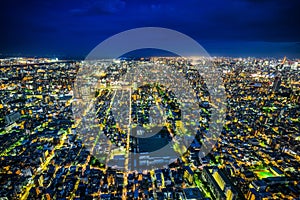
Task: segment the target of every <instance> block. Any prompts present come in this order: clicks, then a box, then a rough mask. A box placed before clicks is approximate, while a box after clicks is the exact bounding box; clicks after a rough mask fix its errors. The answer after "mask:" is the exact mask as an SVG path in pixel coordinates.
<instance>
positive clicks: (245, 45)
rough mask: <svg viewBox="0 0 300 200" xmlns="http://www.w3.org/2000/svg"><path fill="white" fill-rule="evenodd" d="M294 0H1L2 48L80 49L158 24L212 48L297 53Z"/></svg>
mask: <svg viewBox="0 0 300 200" xmlns="http://www.w3.org/2000/svg"><path fill="white" fill-rule="evenodd" d="M299 8H300V1H299V0H288V1H287V0H210V1H204V0H193V1H188V0H185V1H183V0H170V1H169V0H164V1H156V0H151V1H150V0H145V1H142V0H134V1H122V0H72V1H71V0H70V1H69V0H65V1H64V0H49V1H42V0H38V1H37V0H26V1H25V0H10V1H7V0H2V1H1V2H0V25H1V29H0V32H1V34H0V53H1V54H2V56H3V55H25V56H26V55H27V56H32V55H35V56H58V57H61V56H70V57H76V56H81V57H85V56H86V55H87V54H88V53H89V52H90V51H91V50H92V49H93V48H94V47H95V46H96V45H98V44H99V43H100V42H101V41H103V40H104V39H106V38H107V37H109V36H112V35H114V34H116V33H119V32H121V31H125V30H127V29H132V28H137V27H144V26H156V27H165V28H170V29H174V30H177V31H180V32H182V33H184V34H187V35H188V36H190V37H192V38H194V39H195V40H197V41H198V42H199V43H200V44H201V45H203V47H204V48H205V49H206V50H207V51H208V53H210V54H211V55H224V56H256V57H267V56H270V57H283V56H284V55H287V56H288V57H290V58H292V57H298V58H300V26H299V24H300V12H299Z"/></svg>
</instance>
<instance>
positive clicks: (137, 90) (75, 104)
mask: <svg viewBox="0 0 300 200" xmlns="http://www.w3.org/2000/svg"><path fill="white" fill-rule="evenodd" d="M101 62H102V61H99V62H98V63H97V64H99V63H101ZM212 62H213V64H214V65H215V66H216V67H217V69H218V70H219V71H220V74H221V78H222V81H223V86H224V88H225V93H226V99H225V104H226V111H224V116H225V122H224V124H223V129H222V131H221V135H220V137H218V138H217V142H216V144H215V145H214V146H213V148H212V150H211V151H210V153H209V154H207V155H205V156H204V157H203V156H199V152H200V149H201V147H202V146H203V145H206V142H207V141H209V140H211V138H209V137H208V136H207V135H208V132H209V130H210V126H209V122H210V117H211V110H212V109H213V107H214V105H213V103H212V102H211V98H210V94H209V91H208V89H207V86H206V84H205V80H204V79H203V77H202V76H201V73H200V72H199V71H197V70H196V69H195V66H194V65H193V63H192V62H191V61H190V60H189V59H188V58H181V57H151V58H138V59H119V60H114V61H111V62H110V63H109V64H107V65H108V66H107V67H106V71H105V72H102V71H101V72H97V74H90V76H91V77H93V78H94V79H95V80H96V82H95V83H96V84H94V85H96V86H97V87H96V88H93V89H92V90H91V92H92V93H93V98H92V99H93V106H89V107H86V108H85V107H84V108H85V109H84V110H81V111H80V112H79V113H81V114H82V115H81V114H80V115H76V113H74V112H75V111H76V112H77V109H78V108H83V107H81V106H80V105H81V104H83V103H84V99H83V98H82V97H81V96H80V95H79V96H76V95H74V94H77V92H78V91H75V89H74V82H75V80H76V77H77V74H78V71H80V69H81V68H84V67H86V68H89V67H94V66H92V65H91V64H90V63H89V62H87V61H69V60H58V59H48V58H19V57H16V58H6V59H1V60H0V144H1V145H0V185H1V186H0V199H47V200H49V199H159V200H160V199H197V200H200V199H207V200H208V199H220V200H223V199H224V200H225V199H226V200H235V199H236V200H240V199H241V200H242V199H247V200H256V199H265V200H267V199H268V200H269V199H278V200H279V199H289V200H293V199H300V156H299V155H300V143H299V140H300V87H299V86H300V60H299V59H289V58H286V57H284V58H282V59H271V58H265V59H263V58H252V57H249V58H230V57H213V58H212ZM155 64H159V65H166V66H171V67H173V68H174V69H175V70H178V71H180V72H181V73H182V74H183V77H184V78H185V79H186V80H188V83H189V84H190V85H191V87H192V88H193V89H194V94H195V96H196V99H197V102H198V106H199V107H198V110H197V112H198V114H199V116H200V117H199V120H198V119H193V115H190V116H184V117H185V119H186V120H187V121H188V122H190V123H192V120H196V121H197V124H198V126H197V130H194V131H195V137H194V138H193V141H192V143H191V144H190V145H189V146H187V148H182V147H179V146H178V145H176V143H175V145H173V146H172V148H173V149H174V151H177V152H180V155H181V156H179V157H178V158H177V159H176V160H175V161H174V162H171V163H169V160H170V158H169V157H168V155H165V156H162V157H155V158H153V157H151V156H149V155H148V153H149V152H152V151H154V150H156V149H160V148H162V147H163V146H165V145H166V144H168V143H170V141H172V140H174V137H175V135H180V134H185V131H184V130H185V126H186V125H187V124H184V123H183V122H182V121H183V119H182V116H181V108H182V107H181V104H182V102H181V101H180V100H179V99H177V98H176V96H175V95H174V93H173V92H172V90H170V89H169V88H168V87H166V86H165V85H161V84H150V83H149V84H144V85H143V86H140V87H137V86H136V85H134V84H133V85H126V86H123V88H122V86H118V85H117V84H115V83H116V82H118V80H119V79H120V78H121V77H122V76H126V73H127V72H128V70H129V69H131V68H134V67H143V66H151V65H155ZM159 73H160V72H159ZM91 82H92V83H94V82H93V80H91ZM120 87H121V88H120ZM119 91H121V94H119V95H121V96H122V97H123V99H125V100H124V102H119V103H120V104H121V105H123V106H125V107H126V106H128V108H130V109H129V111H128V113H127V115H126V114H124V113H118V112H117V111H116V110H114V108H113V104H114V101H115V99H116V96H118V94H117V93H118V92H119ZM126 91H130V92H126ZM83 92H84V91H83ZM79 93H82V91H80V92H79ZM187 101H189V99H187ZM128 102H129V103H128ZM152 107H155V108H156V109H152ZM93 114H95V116H96V118H94V117H93V116H92V115H93ZM116 114H118V115H119V116H118V118H119V119H118V120H128V119H129V120H130V121H131V123H132V124H133V125H132V126H131V128H132V129H131V130H126V128H128V127H124V126H123V125H122V123H120V122H119V121H118V120H117V119H116V118H117V116H115V115H116ZM153 116H156V117H153ZM89 121H92V122H91V123H89ZM86 124H92V125H91V126H89V127H86ZM140 126H141V127H143V128H144V129H145V130H148V131H150V132H151V131H152V129H153V128H155V127H156V126H161V127H162V129H161V131H160V132H159V133H157V134H156V135H153V136H151V138H150V139H149V138H145V137H144V138H143V137H140V136H141V135H143V134H145V133H144V131H143V130H144V129H143V130H141V129H139V127H140ZM149 140H150V142H149ZM137 153H142V154H143V155H144V156H143V157H139V158H135V157H134V155H135V154H137ZM163 162H166V163H167V164H168V165H167V166H166V167H164V168H157V167H155V166H157V165H156V164H157V163H163ZM142 168H145V169H143V170H141V169H142Z"/></svg>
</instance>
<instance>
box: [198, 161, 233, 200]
mask: <svg viewBox="0 0 300 200" xmlns="http://www.w3.org/2000/svg"><path fill="white" fill-rule="evenodd" d="M202 179H203V180H204V182H206V183H207V184H208V187H209V188H210V190H211V191H212V194H213V195H214V197H215V199H218V200H234V199H238V192H237V191H236V190H235V189H234V188H233V185H232V183H231V182H230V181H229V179H228V178H227V177H226V176H225V174H224V173H223V172H222V171H221V170H220V169H219V168H218V167H208V166H205V167H204V168H203V172H202Z"/></svg>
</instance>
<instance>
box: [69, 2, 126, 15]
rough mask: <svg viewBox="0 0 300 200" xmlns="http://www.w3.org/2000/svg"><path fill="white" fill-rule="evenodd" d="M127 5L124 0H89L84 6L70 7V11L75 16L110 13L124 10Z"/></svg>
mask: <svg viewBox="0 0 300 200" xmlns="http://www.w3.org/2000/svg"><path fill="white" fill-rule="evenodd" d="M125 5H126V3H125V1H122V0H101V1H87V2H86V3H85V4H84V5H83V8H82V7H81V8H74V9H70V13H71V14H72V15H74V16H95V15H100V16H101V15H109V14H115V13H117V12H119V11H121V10H123V9H124V8H125Z"/></svg>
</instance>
